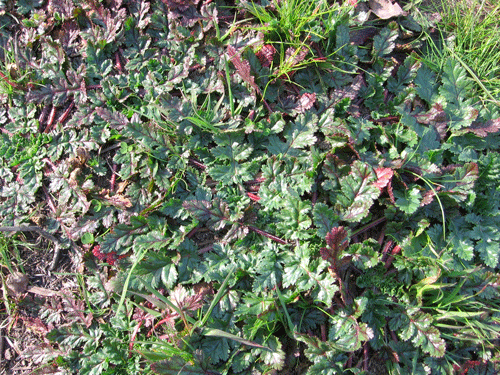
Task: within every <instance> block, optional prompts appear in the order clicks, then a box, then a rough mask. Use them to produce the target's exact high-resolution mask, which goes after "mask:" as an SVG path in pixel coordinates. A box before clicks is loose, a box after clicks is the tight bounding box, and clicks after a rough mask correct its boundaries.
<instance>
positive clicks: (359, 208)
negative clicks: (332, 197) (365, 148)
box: [335, 161, 380, 222]
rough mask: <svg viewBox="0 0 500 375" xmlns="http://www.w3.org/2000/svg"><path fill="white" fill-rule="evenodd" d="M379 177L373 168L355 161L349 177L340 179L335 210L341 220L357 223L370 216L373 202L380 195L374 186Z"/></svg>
mask: <svg viewBox="0 0 500 375" xmlns="http://www.w3.org/2000/svg"><path fill="white" fill-rule="evenodd" d="M376 180H377V176H376V174H375V172H374V171H373V169H372V167H370V166H369V165H368V164H365V163H363V162H361V161H355V162H354V163H353V165H352V168H351V172H350V173H349V175H348V176H345V177H343V178H341V179H340V194H337V196H336V198H337V202H338V203H336V205H335V208H336V209H337V211H338V212H339V215H340V218H341V219H342V220H345V221H349V222H357V221H360V220H361V219H363V218H364V217H366V216H367V215H368V211H369V209H370V207H371V206H372V205H373V201H374V199H375V198H377V197H378V196H379V194H380V190H379V189H378V188H377V187H376V186H375V185H374V182H375V181H376Z"/></svg>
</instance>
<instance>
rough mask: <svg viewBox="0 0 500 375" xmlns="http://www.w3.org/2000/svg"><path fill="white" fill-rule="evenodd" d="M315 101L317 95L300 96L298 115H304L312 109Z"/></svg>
mask: <svg viewBox="0 0 500 375" xmlns="http://www.w3.org/2000/svg"><path fill="white" fill-rule="evenodd" d="M315 101H316V93H314V92H313V93H308V92H305V93H304V94H302V95H301V96H300V98H299V101H298V102H297V107H296V110H297V113H304V112H305V111H307V110H309V109H311V108H312V106H313V105H314V102H315Z"/></svg>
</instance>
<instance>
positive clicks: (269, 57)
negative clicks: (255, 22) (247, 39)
mask: <svg viewBox="0 0 500 375" xmlns="http://www.w3.org/2000/svg"><path fill="white" fill-rule="evenodd" d="M275 53H276V48H274V47H273V45H272V44H265V45H264V46H263V47H262V48H261V49H260V50H259V52H257V53H256V54H255V56H257V58H258V59H259V61H260V63H261V65H262V66H264V67H269V66H271V64H272V62H273V58H274V54H275Z"/></svg>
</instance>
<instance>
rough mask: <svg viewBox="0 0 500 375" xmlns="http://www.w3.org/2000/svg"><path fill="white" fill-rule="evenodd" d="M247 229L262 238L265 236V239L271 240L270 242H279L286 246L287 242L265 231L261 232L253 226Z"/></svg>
mask: <svg viewBox="0 0 500 375" xmlns="http://www.w3.org/2000/svg"><path fill="white" fill-rule="evenodd" d="M247 228H248V229H249V230H251V231H252V232H255V233H257V234H260V235H261V236H264V237H267V238H269V239H270V240H273V241H274V242H277V243H279V244H282V245H286V241H284V240H282V239H281V238H279V237H276V236H273V235H272V234H270V233H267V232H264V231H263V230H260V229H259V228H255V227H253V226H251V225H249V226H247Z"/></svg>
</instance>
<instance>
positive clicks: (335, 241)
mask: <svg viewBox="0 0 500 375" xmlns="http://www.w3.org/2000/svg"><path fill="white" fill-rule="evenodd" d="M326 244H327V246H328V247H322V248H321V250H320V254H321V257H322V258H323V259H324V260H326V261H328V262H330V263H331V264H335V263H336V261H337V259H338V256H339V253H341V252H342V251H344V250H345V249H346V248H347V246H348V245H349V240H348V234H347V231H346V230H345V229H344V227H336V228H332V230H331V231H330V232H329V233H328V234H327V235H326Z"/></svg>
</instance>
